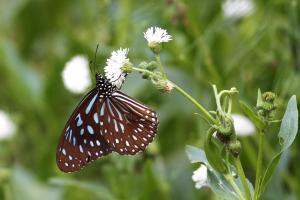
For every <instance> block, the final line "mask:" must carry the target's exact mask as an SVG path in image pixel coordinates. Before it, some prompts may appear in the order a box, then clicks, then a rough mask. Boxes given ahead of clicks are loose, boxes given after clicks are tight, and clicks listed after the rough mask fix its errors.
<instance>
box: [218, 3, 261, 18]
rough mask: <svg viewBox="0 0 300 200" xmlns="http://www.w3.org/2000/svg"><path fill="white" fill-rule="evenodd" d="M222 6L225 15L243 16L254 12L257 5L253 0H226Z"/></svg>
mask: <svg viewBox="0 0 300 200" xmlns="http://www.w3.org/2000/svg"><path fill="white" fill-rule="evenodd" d="M222 8H223V14H224V16H225V17H229V18H230V17H232V18H241V17H245V16H248V15H250V14H251V13H253V11H254V9H255V6H254V3H253V2H252V0H226V1H225V2H224V3H223V5H222Z"/></svg>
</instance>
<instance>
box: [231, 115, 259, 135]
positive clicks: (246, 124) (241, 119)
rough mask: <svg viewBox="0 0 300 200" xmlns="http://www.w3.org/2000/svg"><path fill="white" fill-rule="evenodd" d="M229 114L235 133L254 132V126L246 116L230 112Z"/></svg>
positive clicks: (249, 133) (248, 133)
mask: <svg viewBox="0 0 300 200" xmlns="http://www.w3.org/2000/svg"><path fill="white" fill-rule="evenodd" d="M231 116H232V119H233V125H234V129H235V132H236V134H237V135H239V136H248V135H252V134H254V133H255V126H254V124H253V123H252V122H251V121H250V120H249V119H248V118H247V117H245V116H243V115H238V114H232V115H231Z"/></svg>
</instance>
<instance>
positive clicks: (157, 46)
mask: <svg viewBox="0 0 300 200" xmlns="http://www.w3.org/2000/svg"><path fill="white" fill-rule="evenodd" d="M148 46H149V47H150V49H151V50H152V51H153V53H155V54H159V53H160V51H161V49H162V46H161V43H158V42H151V43H148Z"/></svg>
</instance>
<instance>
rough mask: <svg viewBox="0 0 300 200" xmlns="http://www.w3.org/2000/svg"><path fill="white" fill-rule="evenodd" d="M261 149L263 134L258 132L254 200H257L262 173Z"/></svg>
mask: <svg viewBox="0 0 300 200" xmlns="http://www.w3.org/2000/svg"><path fill="white" fill-rule="evenodd" d="M263 147H264V132H263V131H259V146H258V156H257V163H256V175H255V189H254V200H256V199H258V198H259V190H260V180H261V179H260V178H261V173H262V159H263Z"/></svg>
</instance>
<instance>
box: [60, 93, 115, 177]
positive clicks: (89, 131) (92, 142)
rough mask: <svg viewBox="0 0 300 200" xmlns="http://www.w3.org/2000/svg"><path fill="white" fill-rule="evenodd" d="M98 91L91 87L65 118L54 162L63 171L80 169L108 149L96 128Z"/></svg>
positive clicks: (97, 127) (104, 153)
mask: <svg viewBox="0 0 300 200" xmlns="http://www.w3.org/2000/svg"><path fill="white" fill-rule="evenodd" d="M102 101H103V100H102V99H101V98H99V91H97V90H96V89H94V90H92V91H91V92H90V93H88V94H87V95H86V97H85V98H84V99H83V100H82V101H81V103H80V104H79V105H78V106H77V108H76V109H75V111H74V112H73V114H72V115H71V117H70V119H69V121H68V122H67V124H66V126H65V128H64V130H63V133H62V136H61V139H60V143H59V145H58V149H57V155H56V159H57V165H58V167H59V168H60V169H61V170H62V171H64V172H72V171H77V170H79V169H81V168H82V167H83V166H85V165H86V164H87V163H88V162H90V161H92V160H95V159H96V158H98V157H100V156H103V155H106V154H107V153H109V152H111V147H110V146H109V145H108V143H107V142H106V140H105V138H104V136H103V135H101V134H100V133H99V132H100V120H99V119H100V116H99V112H98V110H99V108H98V107H99V105H101V103H102Z"/></svg>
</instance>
